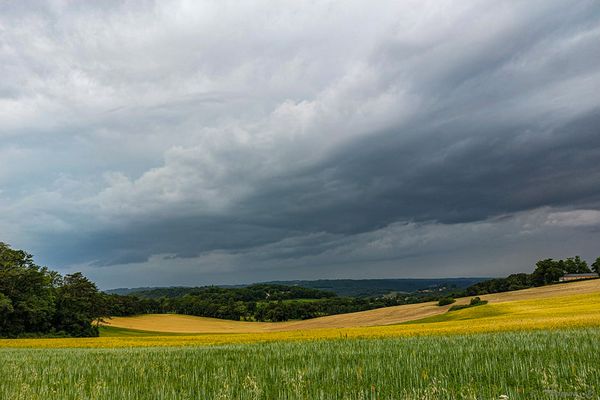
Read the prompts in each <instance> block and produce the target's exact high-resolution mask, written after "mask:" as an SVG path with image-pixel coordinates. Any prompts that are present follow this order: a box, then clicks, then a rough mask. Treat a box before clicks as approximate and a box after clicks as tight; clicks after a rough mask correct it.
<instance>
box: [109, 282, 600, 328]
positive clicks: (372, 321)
mask: <svg viewBox="0 0 600 400" xmlns="http://www.w3.org/2000/svg"><path fill="white" fill-rule="evenodd" d="M596 292H600V279H596V280H589V281H582V282H571V283H566V284H560V285H551V286H545V287H540V288H532V289H525V290H518V291H514V292H507V293H497V294H490V295H485V296H480V297H481V298H482V299H485V300H488V301H489V302H490V303H504V302H510V301H518V300H531V299H544V298H550V297H560V296H569V295H573V294H586V293H596ZM468 301H469V298H463V299H458V300H457V302H456V304H464V303H467V302H468ZM449 307H450V306H444V307H438V306H437V303H434V302H430V303H420V304H409V305H403V306H395V307H386V308H379V309H376V310H370V311H361V312H356V313H349V314H339V315H330V316H327V317H321V318H314V319H309V320H304V321H289V322H276V323H272V322H242V321H229V320H223V319H216V318H204V317H194V316H188V315H177V314H149V315H141V316H136V317H114V318H111V319H109V320H107V322H106V325H109V326H114V327H118V328H126V329H137V330H145V331H154V332H169V333H260V332H275V331H289V330H304V329H317V328H349V327H359V326H376V325H392V324H398V323H401V322H407V321H414V320H418V319H422V318H426V317H430V316H433V315H438V314H443V313H445V312H446V311H447V310H448V308H449Z"/></svg>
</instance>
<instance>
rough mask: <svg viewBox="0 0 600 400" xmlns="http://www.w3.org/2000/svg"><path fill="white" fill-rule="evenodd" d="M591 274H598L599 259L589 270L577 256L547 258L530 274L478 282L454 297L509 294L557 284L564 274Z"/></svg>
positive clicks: (599, 258) (599, 267) (584, 262)
mask: <svg viewBox="0 0 600 400" xmlns="http://www.w3.org/2000/svg"><path fill="white" fill-rule="evenodd" d="M591 272H595V273H597V274H600V257H598V258H596V260H595V261H594V262H593V263H592V264H591V268H590V266H588V263H587V262H586V261H585V260H583V259H581V257H579V256H575V257H569V258H567V259H566V260H554V259H552V258H547V259H544V260H540V261H538V262H537V263H536V264H535V269H534V271H533V272H532V273H531V274H526V273H519V274H512V275H509V276H508V277H506V278H497V279H490V280H487V281H483V282H479V283H477V284H475V285H472V286H470V287H468V288H467V289H465V290H464V292H462V293H460V292H459V293H456V294H455V297H460V296H463V295H466V296H474V295H479V294H488V293H500V292H509V291H512V290H519V289H527V288H531V287H536V286H544V285H548V284H552V283H555V282H558V280H559V279H560V278H561V277H562V276H564V275H566V274H585V273H591Z"/></svg>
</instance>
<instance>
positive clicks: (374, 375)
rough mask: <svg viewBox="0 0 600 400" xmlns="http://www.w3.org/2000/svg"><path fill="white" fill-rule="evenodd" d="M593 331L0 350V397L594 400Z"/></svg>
mask: <svg viewBox="0 0 600 400" xmlns="http://www.w3.org/2000/svg"><path fill="white" fill-rule="evenodd" d="M599 346H600V328H588V329H573V330H562V331H561V330H558V331H532V332H513V333H491V334H480V335H465V336H462V335H453V336H432V337H412V338H395V339H391V338H385V339H368V340H367V339H348V340H317V341H302V342H274V343H263V344H246V345H226V346H221V347H192V348H190V347H181V348H168V347H162V348H131V349H4V350H0V399H24V400H36V399H44V400H52V399H61V400H62V399H73V400H75V399H77V400H79V399H107V400H108V399H110V400H114V399H119V400H128V399H161V400H170V399H178V400H179V399H311V400H312V399H436V400H437V399H498V398H500V396H501V395H507V396H508V397H509V398H510V399H528V400H529V399H553V398H554V399H559V398H560V399H563V398H571V399H573V398H579V399H592V398H593V399H596V398H598V397H599V396H600V373H598V371H599V366H600V352H599V351H598V350H599Z"/></svg>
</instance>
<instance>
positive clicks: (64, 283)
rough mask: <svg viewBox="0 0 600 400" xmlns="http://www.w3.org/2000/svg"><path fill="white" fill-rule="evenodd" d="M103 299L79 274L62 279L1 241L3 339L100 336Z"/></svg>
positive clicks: (0, 329)
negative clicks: (94, 323) (97, 323)
mask: <svg viewBox="0 0 600 400" xmlns="http://www.w3.org/2000/svg"><path fill="white" fill-rule="evenodd" d="M101 299H102V298H101V296H100V294H99V293H98V290H97V289H96V286H95V285H94V284H93V283H92V282H90V281H89V280H87V279H86V278H85V277H84V276H83V275H81V274H80V273H75V274H73V275H67V276H66V277H64V278H62V277H61V276H60V275H59V274H58V273H56V272H54V271H49V270H48V269H47V268H45V267H40V266H38V265H36V264H35V263H34V262H33V258H32V256H31V255H30V254H28V253H26V252H24V251H22V250H13V249H11V248H10V247H9V246H8V245H6V244H4V243H1V242H0V337H2V336H3V337H17V336H24V335H30V336H31V335H33V336H41V335H50V336H64V335H72V336H97V334H98V332H97V329H96V328H95V327H93V326H92V321H93V320H95V319H97V318H99V317H100V316H101V315H103V314H102V301H101Z"/></svg>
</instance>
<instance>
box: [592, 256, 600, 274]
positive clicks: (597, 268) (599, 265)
mask: <svg viewBox="0 0 600 400" xmlns="http://www.w3.org/2000/svg"><path fill="white" fill-rule="evenodd" d="M592 271H594V272H595V273H597V274H599V275H600V257H598V258H596V261H594V262H593V263H592Z"/></svg>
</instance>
